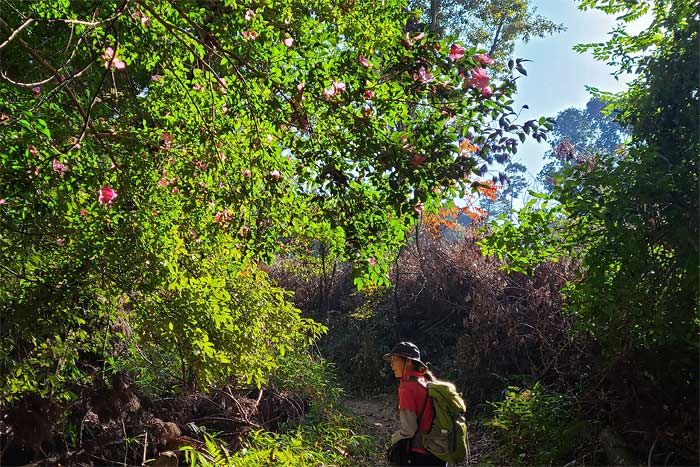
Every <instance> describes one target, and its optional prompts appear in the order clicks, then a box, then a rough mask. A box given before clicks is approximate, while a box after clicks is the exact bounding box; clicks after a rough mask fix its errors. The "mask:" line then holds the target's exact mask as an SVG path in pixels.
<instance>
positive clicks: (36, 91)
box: [32, 86, 41, 99]
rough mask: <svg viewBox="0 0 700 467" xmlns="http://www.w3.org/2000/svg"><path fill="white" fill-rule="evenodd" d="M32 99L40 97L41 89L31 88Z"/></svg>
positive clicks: (37, 87)
mask: <svg viewBox="0 0 700 467" xmlns="http://www.w3.org/2000/svg"><path fill="white" fill-rule="evenodd" d="M32 97H34V99H38V98H39V97H41V88H40V87H39V86H34V87H33V88H32Z"/></svg>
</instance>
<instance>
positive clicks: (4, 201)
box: [0, 198, 7, 206]
mask: <svg viewBox="0 0 700 467" xmlns="http://www.w3.org/2000/svg"><path fill="white" fill-rule="evenodd" d="M3 204H7V200H6V199H5V198H2V199H0V206H1V205H3Z"/></svg>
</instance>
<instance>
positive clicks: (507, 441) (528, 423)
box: [488, 382, 590, 465]
mask: <svg viewBox="0 0 700 467" xmlns="http://www.w3.org/2000/svg"><path fill="white" fill-rule="evenodd" d="M491 405H492V406H493V408H494V415H493V418H492V419H491V420H490V421H489V422H488V425H489V426H490V427H491V428H492V429H493V434H494V438H495V439H496V441H497V448H496V450H495V452H494V454H493V457H494V458H493V459H492V461H493V462H494V463H495V464H496V465H555V464H557V465H563V464H566V463H568V462H570V461H571V460H572V458H573V457H574V456H575V454H576V451H577V448H578V447H580V446H581V445H582V443H585V441H586V440H587V439H589V436H588V435H589V434H590V427H589V425H588V423H586V422H585V421H583V420H580V419H578V418H577V417H576V410H575V407H574V401H573V400H572V399H571V398H570V397H569V396H567V395H566V394H559V393H555V392H549V391H547V390H545V389H544V388H543V387H542V385H541V384H540V383H539V382H537V383H535V384H534V385H533V386H532V387H531V388H529V389H523V388H518V387H514V386H510V387H509V388H508V390H507V391H506V393H505V398H504V399H503V400H502V401H500V402H492V403H491Z"/></svg>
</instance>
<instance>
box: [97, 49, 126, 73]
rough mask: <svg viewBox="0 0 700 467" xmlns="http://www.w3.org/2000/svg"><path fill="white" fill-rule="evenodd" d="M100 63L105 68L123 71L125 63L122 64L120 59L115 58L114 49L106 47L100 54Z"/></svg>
mask: <svg viewBox="0 0 700 467" xmlns="http://www.w3.org/2000/svg"><path fill="white" fill-rule="evenodd" d="M102 62H103V63H104V65H105V68H110V67H111V68H112V70H123V69H125V68H126V63H124V62H123V61H122V60H121V59H119V58H117V57H116V56H115V54H114V49H113V48H111V47H107V48H106V49H105V51H104V53H103V54H102Z"/></svg>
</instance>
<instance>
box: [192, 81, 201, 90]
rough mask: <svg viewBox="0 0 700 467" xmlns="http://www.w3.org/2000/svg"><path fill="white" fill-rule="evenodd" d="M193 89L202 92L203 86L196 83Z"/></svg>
mask: <svg viewBox="0 0 700 467" xmlns="http://www.w3.org/2000/svg"><path fill="white" fill-rule="evenodd" d="M192 89H194V90H195V91H201V90H202V85H201V84H199V83H195V84H193V85H192Z"/></svg>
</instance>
